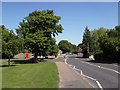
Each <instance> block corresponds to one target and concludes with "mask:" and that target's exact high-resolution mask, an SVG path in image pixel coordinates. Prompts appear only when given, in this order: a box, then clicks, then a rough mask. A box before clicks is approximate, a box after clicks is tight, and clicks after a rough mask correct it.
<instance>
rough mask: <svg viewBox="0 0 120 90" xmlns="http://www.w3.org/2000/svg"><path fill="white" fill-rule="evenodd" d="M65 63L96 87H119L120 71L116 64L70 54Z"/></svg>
mask: <svg viewBox="0 0 120 90" xmlns="http://www.w3.org/2000/svg"><path fill="white" fill-rule="evenodd" d="M65 63H66V64H68V65H70V66H72V67H73V69H75V70H76V71H78V72H79V74H81V75H83V76H84V77H85V78H86V79H87V80H88V81H89V82H90V83H91V85H93V86H94V87H95V88H101V89H103V88H117V89H118V87H119V85H118V76H119V75H120V72H119V70H118V67H119V66H118V65H116V64H107V63H106V64H103V63H95V62H93V61H91V60H87V59H85V58H80V57H79V58H77V57H76V56H68V57H67V59H66V60H65Z"/></svg>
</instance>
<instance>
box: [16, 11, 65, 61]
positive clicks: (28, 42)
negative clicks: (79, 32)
mask: <svg viewBox="0 0 120 90" xmlns="http://www.w3.org/2000/svg"><path fill="white" fill-rule="evenodd" d="M60 19H61V17H60V16H56V15H54V11H53V10H43V11H34V12H32V13H30V14H29V15H28V16H27V17H25V18H24V19H23V21H22V22H20V25H19V27H18V28H17V29H16V31H17V33H18V35H21V37H22V38H24V42H25V43H24V46H25V48H26V49H30V50H31V51H32V52H33V53H35V58H36V59H37V56H38V55H47V54H48V51H49V49H50V46H51V43H52V41H53V37H55V36H56V35H58V33H62V30H63V27H62V25H61V24H59V20H60ZM54 45H55V47H56V44H55V43H54ZM55 47H54V48H55Z"/></svg>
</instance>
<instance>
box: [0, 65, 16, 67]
mask: <svg viewBox="0 0 120 90" xmlns="http://www.w3.org/2000/svg"><path fill="white" fill-rule="evenodd" d="M13 66H16V65H0V67H13Z"/></svg>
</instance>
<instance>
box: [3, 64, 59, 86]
mask: <svg viewBox="0 0 120 90" xmlns="http://www.w3.org/2000/svg"><path fill="white" fill-rule="evenodd" d="M4 64H5V63H4ZM6 65H7V63H6ZM58 83H59V76H58V71H57V66H56V65H55V63H54V62H39V63H34V64H14V65H12V66H10V67H8V66H6V67H2V87H3V88H58Z"/></svg>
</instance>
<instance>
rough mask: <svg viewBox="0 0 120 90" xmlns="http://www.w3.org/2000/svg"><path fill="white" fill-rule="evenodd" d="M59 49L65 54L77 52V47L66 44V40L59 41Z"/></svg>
mask: <svg viewBox="0 0 120 90" xmlns="http://www.w3.org/2000/svg"><path fill="white" fill-rule="evenodd" d="M58 46H59V49H60V50H62V51H63V53H67V52H71V53H74V52H77V46H76V45H74V44H72V43H70V42H68V41H67V40H61V41H60V42H59V43H58Z"/></svg>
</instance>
